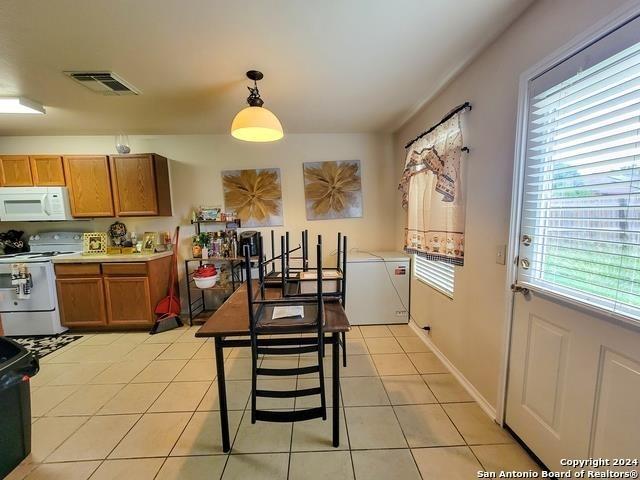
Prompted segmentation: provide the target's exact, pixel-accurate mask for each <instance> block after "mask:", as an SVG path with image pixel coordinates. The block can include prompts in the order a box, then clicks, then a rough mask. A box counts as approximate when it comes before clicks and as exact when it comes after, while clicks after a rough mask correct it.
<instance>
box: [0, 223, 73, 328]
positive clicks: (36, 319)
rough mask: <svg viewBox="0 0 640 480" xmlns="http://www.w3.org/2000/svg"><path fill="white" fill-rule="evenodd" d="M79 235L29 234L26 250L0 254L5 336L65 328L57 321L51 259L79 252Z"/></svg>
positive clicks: (1, 305) (69, 233)
mask: <svg viewBox="0 0 640 480" xmlns="http://www.w3.org/2000/svg"><path fill="white" fill-rule="evenodd" d="M82 235H83V234H82V233H81V232H42V233H38V234H35V235H31V237H29V245H30V247H31V251H30V252H22V253H12V254H8V255H0V314H1V315H2V325H3V327H4V334H5V335H6V336H20V335H56V334H58V333H62V332H64V331H65V330H67V329H66V328H65V327H63V326H62V325H61V323H60V311H59V307H58V296H57V293H56V275H55V270H54V268H53V262H52V261H51V259H52V258H53V257H58V256H62V255H70V254H76V253H81V252H82ZM26 279H28V282H25V281H23V280H26ZM26 286H28V292H27V289H26V288H25V287H26Z"/></svg>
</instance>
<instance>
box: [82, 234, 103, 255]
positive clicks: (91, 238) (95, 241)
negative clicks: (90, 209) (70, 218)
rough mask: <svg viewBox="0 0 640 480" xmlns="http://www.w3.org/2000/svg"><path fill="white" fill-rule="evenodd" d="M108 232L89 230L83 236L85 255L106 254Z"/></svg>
mask: <svg viewBox="0 0 640 480" xmlns="http://www.w3.org/2000/svg"><path fill="white" fill-rule="evenodd" d="M106 253H107V234H106V232H89V233H85V234H84V235H83V236H82V254H83V255H106Z"/></svg>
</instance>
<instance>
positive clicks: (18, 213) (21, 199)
mask: <svg viewBox="0 0 640 480" xmlns="http://www.w3.org/2000/svg"><path fill="white" fill-rule="evenodd" d="M0 220H2V221H3V222H36V221H50V220H73V217H72V216H71V207H70V205H69V192H68V191H67V187H0Z"/></svg>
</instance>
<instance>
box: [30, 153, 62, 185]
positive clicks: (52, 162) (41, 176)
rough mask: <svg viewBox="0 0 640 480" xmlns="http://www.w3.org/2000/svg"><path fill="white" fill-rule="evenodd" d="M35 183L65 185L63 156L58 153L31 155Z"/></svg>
mask: <svg viewBox="0 0 640 480" xmlns="http://www.w3.org/2000/svg"><path fill="white" fill-rule="evenodd" d="M29 162H30V163H31V176H32V177H33V184H34V185H37V186H41V187H53V186H64V185H65V181H64V169H63V167H62V157H60V156H56V155H33V156H31V157H29Z"/></svg>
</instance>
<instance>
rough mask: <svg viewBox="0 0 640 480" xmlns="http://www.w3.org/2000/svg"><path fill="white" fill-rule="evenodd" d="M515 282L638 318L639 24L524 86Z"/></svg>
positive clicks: (639, 233) (639, 178) (627, 26)
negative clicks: (525, 103)
mask: <svg viewBox="0 0 640 480" xmlns="http://www.w3.org/2000/svg"><path fill="white" fill-rule="evenodd" d="M527 113H528V124H527V145H526V148H527V150H526V159H525V167H524V190H523V203H522V212H521V221H522V223H521V238H520V240H521V243H520V250H519V267H518V282H519V283H521V284H524V285H526V286H530V287H532V288H533V289H535V288H539V289H542V290H545V291H549V292H551V293H554V294H559V295H561V296H563V297H568V298H570V299H572V300H576V301H578V302H580V303H583V304H590V305H592V306H594V307H597V308H598V309H604V310H606V311H610V312H615V313H617V314H620V315H623V316H627V317H632V318H633V319H640V22H638V20H634V21H633V22H630V23H629V24H627V25H626V26H624V27H622V28H620V29H618V30H616V31H615V32H613V33H611V34H609V35H607V36H606V37H604V38H603V39H601V40H599V41H598V42H596V43H594V44H592V45H591V46H589V47H587V48H586V49H584V50H583V51H581V52H580V53H578V54H576V55H574V56H573V57H571V58H570V59H567V60H566V61H565V62H563V63H562V64H560V65H558V66H556V67H554V68H552V69H551V70H549V71H548V72H546V73H544V74H543V75H541V76H540V77H538V78H536V79H534V80H532V81H531V82H530V84H529V94H528V112H527Z"/></svg>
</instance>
